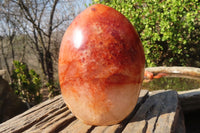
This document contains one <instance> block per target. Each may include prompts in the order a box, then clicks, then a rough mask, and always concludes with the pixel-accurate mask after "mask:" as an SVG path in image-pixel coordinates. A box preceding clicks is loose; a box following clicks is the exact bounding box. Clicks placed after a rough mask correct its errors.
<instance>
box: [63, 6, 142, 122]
mask: <svg viewBox="0 0 200 133" xmlns="http://www.w3.org/2000/svg"><path fill="white" fill-rule="evenodd" d="M144 64H145V57H144V51H143V47H142V44H141V41H140V39H139V36H138V34H137V32H136V31H135V29H134V27H133V26H132V25H131V23H130V22H129V21H128V20H127V19H126V18H125V17H124V16H123V15H122V14H121V13H119V12H117V11H116V10H115V9H113V8H110V7H108V6H105V5H100V4H97V5H93V6H91V7H89V8H87V9H86V10H85V11H83V12H82V13H81V14H79V15H78V16H77V17H76V18H75V19H74V21H73V22H72V23H71V25H70V26H69V27H68V29H67V31H66V33H65V35H64V37H63V40H62V43H61V47H60V54H59V79H60V85H61V92H62V95H63V98H64V101H65V102H66V104H67V105H68V107H69V108H70V110H71V111H72V113H74V114H75V115H76V116H77V117H78V118H79V119H81V120H82V121H83V122H85V123H87V124H92V125H110V124H115V123H118V122H120V121H121V120H123V119H124V118H125V117H126V116H127V115H128V114H129V113H130V112H131V111H132V110H133V108H134V107H135V104H136V102H137V99H138V95H139V91H140V87H141V84H142V81H143V75H144Z"/></svg>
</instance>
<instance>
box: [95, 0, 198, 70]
mask: <svg viewBox="0 0 200 133" xmlns="http://www.w3.org/2000/svg"><path fill="white" fill-rule="evenodd" d="M93 3H102V4H105V5H108V6H110V7H113V8H115V9H116V10H118V11H119V12H121V13H122V14H124V15H125V16H126V17H127V18H128V19H129V20H130V22H131V23H132V24H133V25H134V27H135V28H136V30H137V31H138V34H139V35H140V37H141V40H142V43H143V47H144V50H145V57H146V64H147V66H156V65H188V66H199V67H200V62H199V60H200V37H199V36H200V31H199V30H200V28H199V27H200V21H199V20H200V4H199V2H198V0H163V1H160V0H153V1H152V0H103V1H101V0H93ZM197 63H199V64H197Z"/></svg>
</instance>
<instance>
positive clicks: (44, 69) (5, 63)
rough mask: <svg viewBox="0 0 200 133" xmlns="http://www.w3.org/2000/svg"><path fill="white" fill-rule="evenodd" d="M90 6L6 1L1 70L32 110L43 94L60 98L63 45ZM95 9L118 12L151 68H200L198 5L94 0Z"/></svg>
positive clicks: (1, 15) (72, 0) (0, 7)
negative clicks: (135, 33)
mask: <svg viewBox="0 0 200 133" xmlns="http://www.w3.org/2000/svg"><path fill="white" fill-rule="evenodd" d="M86 1H88V0H67V1H65V0H34V1H33V0H1V1H0V69H7V71H8V74H9V76H10V78H11V84H12V86H13V89H14V90H15V92H16V93H17V94H18V95H19V96H20V97H21V98H22V99H23V100H24V101H26V102H28V103H29V104H30V106H32V105H34V104H37V103H38V102H40V100H41V94H40V93H39V92H40V90H39V89H41V88H47V89H48V90H49V96H50V97H51V96H54V95H56V94H58V93H57V92H58V90H59V88H58V87H59V84H58V75H57V73H58V72H57V63H58V53H59V47H60V42H61V40H62V36H63V34H64V32H65V30H66V29H67V27H68V25H69V24H70V23H71V21H72V20H73V19H74V18H75V16H76V15H77V14H78V13H79V12H80V11H82V10H83V9H84V8H83V6H82V5H85V2H86ZM93 3H102V4H105V5H108V6H110V7H113V8H115V9H116V10H118V11H119V12H121V13H122V14H124V15H125V16H126V17H127V18H128V19H129V20H130V22H131V23H132V24H133V25H134V27H135V28H136V30H137V31H138V34H139V35H140V37H141V40H142V43H143V46H144V50H145V56H146V67H150V66H162V65H167V66H172V65H176V66H194V67H200V38H199V36H200V31H199V30H200V28H199V27H200V21H199V20H200V4H199V3H200V2H199V1H198V0H163V1H161V0H93ZM119 21H120V20H119ZM15 60H18V61H19V62H14V61H15ZM22 62H23V63H22ZM29 69H34V71H29ZM36 73H38V74H39V75H38V74H36ZM40 83H42V84H40ZM31 86H33V87H34V88H32V87H31ZM32 89H35V90H32ZM24 94H25V95H24ZM29 94H30V95H29ZM32 94H33V95H32Z"/></svg>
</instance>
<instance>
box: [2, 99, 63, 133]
mask: <svg viewBox="0 0 200 133" xmlns="http://www.w3.org/2000/svg"><path fill="white" fill-rule="evenodd" d="M64 106H65V104H64V102H63V100H62V97H61V96H57V97H55V98H54V99H50V100H47V101H45V102H43V103H42V104H39V105H37V106H34V107H33V108H31V109H29V110H28V111H26V112H24V113H22V114H20V115H18V116H16V117H14V118H12V119H10V120H8V121H6V122H4V123H2V124H0V132H8V133H10V132H23V131H25V130H27V129H29V128H30V127H32V126H33V125H35V124H36V123H38V122H40V121H41V120H43V119H45V118H46V117H48V116H49V114H51V113H53V112H55V111H57V110H59V109H60V108H63V107H64Z"/></svg>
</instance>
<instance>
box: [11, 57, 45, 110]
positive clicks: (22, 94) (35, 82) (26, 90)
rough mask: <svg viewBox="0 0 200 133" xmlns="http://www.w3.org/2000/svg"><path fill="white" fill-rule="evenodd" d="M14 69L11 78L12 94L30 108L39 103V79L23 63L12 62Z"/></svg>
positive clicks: (40, 98)
mask: <svg viewBox="0 0 200 133" xmlns="http://www.w3.org/2000/svg"><path fill="white" fill-rule="evenodd" d="M14 66H15V69H14V71H13V74H12V76H11V78H12V83H11V87H12V89H13V90H14V92H15V93H16V94H17V95H18V96H19V98H21V99H22V100H23V101H24V102H26V103H27V104H28V105H29V106H30V107H31V106H33V105H36V104H38V103H40V102H41V100H42V95H41V93H40V89H41V85H42V83H41V79H40V77H39V75H38V74H37V73H36V72H35V71H34V70H32V69H31V70H28V66H27V65H26V64H25V63H22V62H19V61H14Z"/></svg>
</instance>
